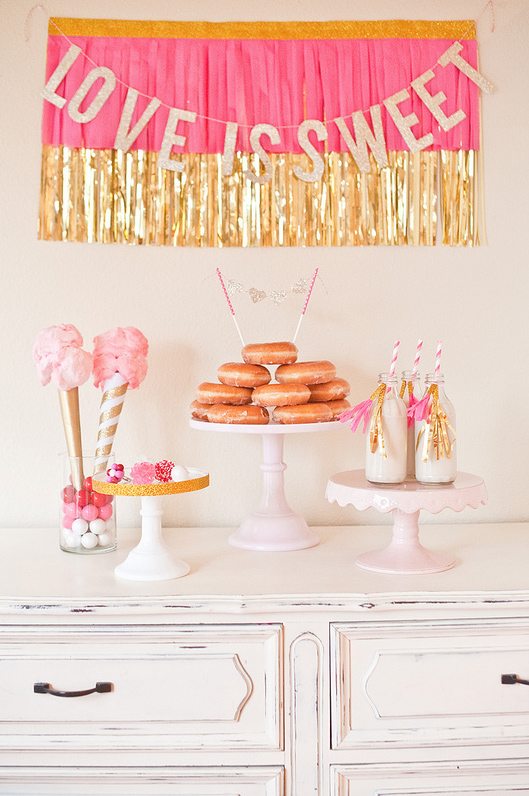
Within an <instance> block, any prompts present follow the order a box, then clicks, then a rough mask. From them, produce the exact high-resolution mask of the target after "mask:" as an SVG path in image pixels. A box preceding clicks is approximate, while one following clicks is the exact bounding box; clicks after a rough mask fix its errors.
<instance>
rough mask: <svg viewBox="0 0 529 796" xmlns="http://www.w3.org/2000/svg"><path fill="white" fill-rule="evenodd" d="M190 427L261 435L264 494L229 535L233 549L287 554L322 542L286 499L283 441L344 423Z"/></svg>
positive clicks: (199, 423) (204, 424) (193, 423)
mask: <svg viewBox="0 0 529 796" xmlns="http://www.w3.org/2000/svg"><path fill="white" fill-rule="evenodd" d="M189 424H190V426H191V428H196V429H199V430H200V431H217V432H221V433H222V432H223V433H226V434H260V435H261V437H262V440H263V461H262V464H261V465H260V468H261V470H262V473H263V492H262V496H261V502H260V503H259V506H258V507H257V509H256V510H255V511H253V512H252V513H251V514H248V516H247V517H245V518H244V520H243V521H242V523H241V525H240V527H239V529H238V530H237V531H235V533H233V534H232V535H231V536H230V539H229V542H230V544H231V545H233V546H234V547H242V548H244V549H245V550H264V551H270V552H271V551H279V552H282V551H287V550H303V549H305V548H307V547H314V546H315V545H317V544H318V543H319V541H320V540H319V537H318V536H317V535H316V534H315V533H314V531H311V529H310V528H309V526H308V525H307V523H306V522H305V519H304V518H303V517H302V516H301V515H300V514H296V513H295V512H293V511H292V509H291V508H290V506H289V505H288V503H287V499H286V496H285V484H284V475H283V474H284V471H285V470H286V464H285V463H284V462H283V439H284V436H285V434H308V433H315V432H318V431H329V430H330V429H332V428H342V429H343V428H344V426H343V425H342V424H341V423H338V422H335V421H330V422H327V423H293V424H288V425H282V424H279V423H269V424H268V425H266V426H262V425H255V426H254V425H238V424H235V423H208V422H207V421H204V420H190V421H189Z"/></svg>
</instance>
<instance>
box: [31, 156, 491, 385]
mask: <svg viewBox="0 0 529 796" xmlns="http://www.w3.org/2000/svg"><path fill="white" fill-rule="evenodd" d="M157 157H158V153H156V152H145V151H142V150H139V151H131V152H127V153H124V152H122V151H120V150H108V149H106V150H97V149H70V148H69V147H65V146H60V147H52V146H45V147H43V151H42V178H41V195H40V208H39V231H38V235H39V238H40V239H41V240H52V241H79V242H85V243H96V242H98V243H127V244H129V245H156V246H202V247H208V246H213V247H227V246H244V247H250V246H252V247H253V246H378V245H386V246H401V245H410V246H433V245H435V243H436V242H437V237H438V235H437V226H438V220H439V211H440V214H441V226H442V241H443V243H444V244H446V245H449V246H474V245H478V244H479V232H478V223H477V222H478V217H479V212H478V206H477V205H478V203H479V200H478V197H479V192H478V191H477V185H478V183H479V179H480V178H479V173H480V169H479V158H478V153H477V152H475V151H471V152H440V153H439V152H418V153H415V154H411V153H409V152H388V159H389V166H388V167H387V168H384V169H379V168H378V166H377V164H376V162H375V160H374V158H373V156H372V155H371V171H370V172H369V173H367V174H366V173H361V172H360V171H359V170H358V167H357V165H356V163H355V161H354V160H353V158H352V156H351V154H350V153H340V152H329V153H325V154H323V155H322V157H323V160H324V173H323V177H322V179H321V180H319V182H316V183H306V182H303V181H301V180H298V179H297V177H295V176H294V174H293V167H294V166H296V165H299V166H300V167H301V168H302V169H303V170H305V171H307V170H310V161H309V159H308V157H307V156H306V155H305V154H304V153H303V154H299V155H296V154H271V155H270V160H271V163H272V179H271V180H270V182H269V183H266V184H264V185H259V184H255V183H251V182H250V181H249V180H247V179H246V178H245V177H244V174H243V172H244V171H245V169H251V170H252V171H255V172H256V173H257V171H258V169H259V160H258V158H257V155H254V154H247V153H242V152H238V153H236V155H235V160H234V171H233V174H232V175H230V176H228V177H223V176H222V173H221V161H222V155H221V154H207V155H202V154H184V155H179V156H178V157H179V158H180V159H181V160H182V161H183V162H184V171H183V172H182V173H179V172H174V171H170V170H166V169H158V168H157V165H156V163H157ZM439 182H440V183H441V191H439V187H438V185H439ZM124 389H125V385H123V387H118V388H115V391H114V390H112V391H109V392H112V393H113V394H115V395H119V394H121V391H122V390H123V391H124Z"/></svg>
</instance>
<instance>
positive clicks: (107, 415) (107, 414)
mask: <svg viewBox="0 0 529 796" xmlns="http://www.w3.org/2000/svg"><path fill="white" fill-rule="evenodd" d="M122 407H123V404H118V406H113V407H112V408H111V409H106V410H105V411H104V412H101V414H100V415H99V423H100V424H101V423H105V422H106V421H107V420H112V418H114V417H117V416H118V415H120V414H121V409H122Z"/></svg>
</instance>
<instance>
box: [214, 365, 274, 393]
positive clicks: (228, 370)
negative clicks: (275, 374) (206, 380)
mask: <svg viewBox="0 0 529 796" xmlns="http://www.w3.org/2000/svg"><path fill="white" fill-rule="evenodd" d="M217 378H218V380H219V381H221V382H222V383H223V384H229V385H231V386H232V387H252V388H253V387H260V386H261V385H262V384H268V382H269V381H270V379H271V378H272V374H271V373H270V371H269V370H268V369H267V368H264V367H263V366H262V365H250V364H248V363H247V362H226V364H225V365H221V366H220V368H219V369H218V370H217Z"/></svg>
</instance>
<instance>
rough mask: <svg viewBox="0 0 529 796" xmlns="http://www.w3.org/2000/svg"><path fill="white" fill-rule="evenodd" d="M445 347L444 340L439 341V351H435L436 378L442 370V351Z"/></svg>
mask: <svg viewBox="0 0 529 796" xmlns="http://www.w3.org/2000/svg"><path fill="white" fill-rule="evenodd" d="M442 348H443V341H442V340H438V341H437V351H436V352H435V378H437V377H438V376H439V373H440V372H441V351H442Z"/></svg>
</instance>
